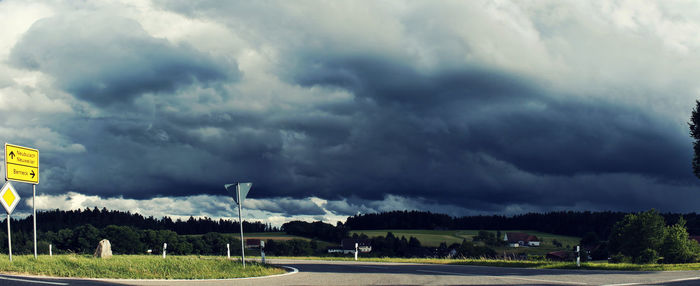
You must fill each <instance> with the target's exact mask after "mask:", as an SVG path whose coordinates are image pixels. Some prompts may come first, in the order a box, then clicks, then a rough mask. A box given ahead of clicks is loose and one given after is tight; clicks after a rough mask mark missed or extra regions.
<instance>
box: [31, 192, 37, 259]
mask: <svg viewBox="0 0 700 286" xmlns="http://www.w3.org/2000/svg"><path fill="white" fill-rule="evenodd" d="M32 211H33V212H34V259H36V184H32Z"/></svg>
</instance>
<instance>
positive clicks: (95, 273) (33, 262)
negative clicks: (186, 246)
mask: <svg viewBox="0 0 700 286" xmlns="http://www.w3.org/2000/svg"><path fill="white" fill-rule="evenodd" d="M12 259H13V261H12V262H10V261H9V257H8V256H7V255H0V273H6V274H32V275H45V276H55V277H90V278H122V279H225V278H240V277H254V276H266V275H273V274H282V273H285V272H286V271H285V270H284V269H280V268H277V267H273V266H269V265H262V264H259V263H252V262H251V263H246V267H245V268H243V266H242V264H241V263H240V262H239V261H237V260H235V259H226V258H225V257H220V256H168V257H167V258H166V259H163V258H162V257H161V256H159V255H115V256H113V257H112V258H109V259H98V258H93V257H92V256H91V255H74V254H71V255H54V256H48V255H40V256H39V257H38V258H37V259H34V256H33V255H13V256H12Z"/></svg>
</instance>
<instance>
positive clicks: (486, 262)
mask: <svg viewBox="0 0 700 286" xmlns="http://www.w3.org/2000/svg"><path fill="white" fill-rule="evenodd" d="M273 258H275V259H298V260H330V261H351V260H354V258H352V257H273ZM359 261H366V262H392V263H426V264H453V265H477V266H493V267H516V268H537V269H584V270H611V271H615V270H619V271H680V270H700V263H687V264H633V263H607V262H583V263H581V267H580V268H579V267H576V263H574V262H555V261H547V260H503V259H439V258H389V257H381V258H377V257H369V258H367V257H360V258H359Z"/></svg>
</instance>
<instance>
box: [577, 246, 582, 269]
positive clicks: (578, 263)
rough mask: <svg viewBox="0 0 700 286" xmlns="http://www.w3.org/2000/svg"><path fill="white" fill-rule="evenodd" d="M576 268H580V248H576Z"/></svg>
mask: <svg viewBox="0 0 700 286" xmlns="http://www.w3.org/2000/svg"><path fill="white" fill-rule="evenodd" d="M576 267H581V247H580V246H578V245H577V246H576Z"/></svg>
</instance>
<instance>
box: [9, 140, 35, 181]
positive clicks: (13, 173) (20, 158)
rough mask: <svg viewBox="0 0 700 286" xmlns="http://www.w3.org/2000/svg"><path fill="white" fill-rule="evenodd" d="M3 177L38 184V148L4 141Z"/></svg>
mask: <svg viewBox="0 0 700 286" xmlns="http://www.w3.org/2000/svg"><path fill="white" fill-rule="evenodd" d="M5 179H6V180H13V181H18V182H24V183H31V184H39V150H37V149H32V148H27V147H22V146H17V145H12V144H8V143H5Z"/></svg>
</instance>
